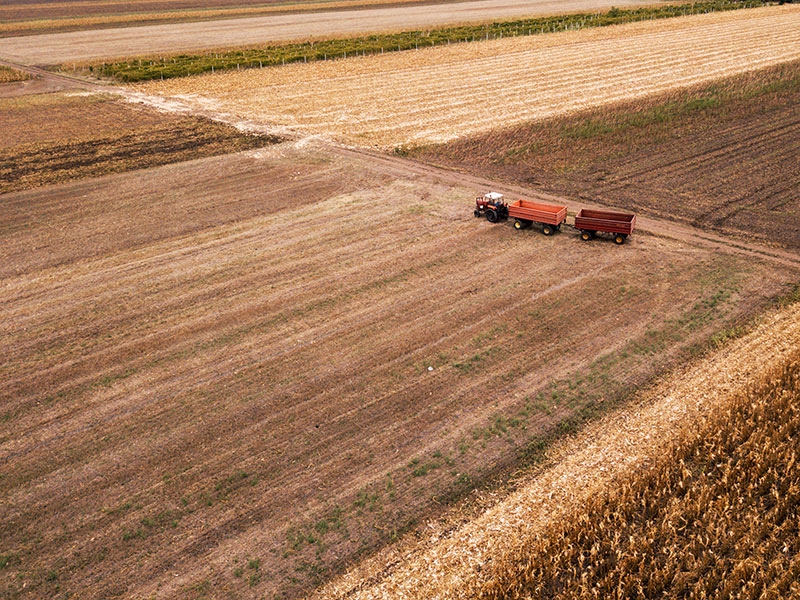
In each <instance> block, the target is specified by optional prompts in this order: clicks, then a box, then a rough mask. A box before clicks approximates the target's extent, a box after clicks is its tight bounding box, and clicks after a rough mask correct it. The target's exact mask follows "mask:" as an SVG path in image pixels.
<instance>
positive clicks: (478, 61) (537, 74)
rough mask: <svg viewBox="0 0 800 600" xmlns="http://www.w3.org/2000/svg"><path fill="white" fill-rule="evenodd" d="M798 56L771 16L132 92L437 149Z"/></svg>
mask: <svg viewBox="0 0 800 600" xmlns="http://www.w3.org/2000/svg"><path fill="white" fill-rule="evenodd" d="M798 58H800V7H797V6H791V5H787V6H783V7H767V8H763V9H753V10H747V11H733V12H730V13H715V14H708V15H700V16H693V17H685V18H676V19H668V20H664V21H653V22H645V23H636V24H630V25H625V26H619V27H613V28H603V29H594V30H583V31H577V32H572V33H567V34H557V35H550V36H533V37H527V38H514V39H507V40H498V41H492V42H486V43H482V44H479V45H476V44H465V45H454V46H451V47H448V48H433V49H426V50H420V51H412V52H403V53H394V54H387V55H383V56H373V57H364V58H362V59H359V60H346V61H339V62H335V63H333V64H330V63H311V64H296V65H289V66H286V67H284V68H279V69H273V68H271V69H263V70H248V71H242V72H234V73H226V74H216V75H209V76H204V77H197V78H186V79H180V80H169V81H165V82H155V83H150V84H146V85H142V86H137V88H136V89H137V90H140V91H142V92H144V93H146V94H153V95H162V96H167V97H169V98H171V99H173V100H177V101H179V102H181V103H183V104H185V105H186V106H189V107H193V108H196V109H199V110H204V111H212V112H218V113H223V114H225V115H226V118H229V119H231V120H242V121H249V122H256V123H260V124H262V125H274V126H276V127H277V126H281V127H284V126H288V127H291V128H293V129H295V130H296V131H297V132H299V133H302V134H306V135H322V136H325V137H329V138H331V139H334V140H336V141H338V142H341V143H345V144H353V145H356V146H377V147H381V148H391V147H398V146H409V145H417V144H424V143H431V142H443V141H447V140H452V139H456V138H460V137H463V136H467V135H474V134H477V133H481V132H486V131H489V130H492V129H494V128H497V127H509V126H512V125H514V124H519V123H523V122H526V121H530V120H534V119H542V118H546V117H552V116H554V115H558V114H565V113H569V112H574V111H576V110H579V109H584V108H589V107H593V106H599V105H603V104H607V103H610V102H615V101H620V100H625V99H635V98H643V97H645V96H647V95H650V94H654V93H657V92H663V91H667V90H670V89H676V88H680V87H686V86H689V85H693V84H697V83H700V82H704V81H712V80H714V79H718V78H720V77H723V76H726V75H732V74H735V73H741V72H744V71H750V70H756V69H759V68H762V67H765V66H769V65H772V64H776V63H781V62H788V61H792V60H796V59H798Z"/></svg>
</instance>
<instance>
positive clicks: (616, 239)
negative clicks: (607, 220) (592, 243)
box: [614, 233, 625, 244]
mask: <svg viewBox="0 0 800 600" xmlns="http://www.w3.org/2000/svg"><path fill="white" fill-rule="evenodd" d="M614 243H615V244H623V243H625V235H624V234H622V233H618V234H616V235H615V236H614Z"/></svg>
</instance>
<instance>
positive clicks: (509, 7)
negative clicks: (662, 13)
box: [0, 0, 647, 65]
mask: <svg viewBox="0 0 800 600" xmlns="http://www.w3.org/2000/svg"><path fill="white" fill-rule="evenodd" d="M642 4H647V2H640V1H637V0H614V1H613V2H612V1H611V0H475V1H471V2H458V3H449V4H431V5H427V6H397V7H390V8H369V9H364V10H347V11H341V10H339V11H329V12H317V13H311V14H302V13H300V14H288V15H269V16H261V17H249V18H241V19H224V20H218V21H205V22H198V23H182V24H174V23H173V24H168V25H150V26H142V27H123V28H114V29H103V30H99V31H93V30H89V31H75V32H70V33H54V34H42V35H33V36H27V37H13V38H6V39H0V57H2V58H5V59H7V60H11V61H14V62H19V63H22V64H28V65H51V64H61V63H68V62H79V61H84V60H98V59H103V58H113V57H123V56H140V55H146V54H158V53H168V52H181V51H190V50H192V51H196V50H201V49H209V48H220V47H226V46H240V45H247V44H263V43H268V42H280V41H288V40H297V39H309V38H320V37H328V36H346V35H354V34H361V33H365V32H376V31H395V30H402V29H414V28H424V27H436V26H441V25H448V24H462V23H475V22H482V21H491V20H493V19H513V18H520V17H531V16H540V15H547V14H563V13H568V12H582V11H595V10H603V9H608V8H609V7H611V6H616V7H625V6H634V5H637V6H638V5H642Z"/></svg>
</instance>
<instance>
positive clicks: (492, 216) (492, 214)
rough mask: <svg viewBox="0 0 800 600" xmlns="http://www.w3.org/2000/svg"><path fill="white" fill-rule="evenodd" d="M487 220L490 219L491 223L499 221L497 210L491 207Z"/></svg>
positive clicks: (487, 212) (487, 213)
mask: <svg viewBox="0 0 800 600" xmlns="http://www.w3.org/2000/svg"><path fill="white" fill-rule="evenodd" d="M486 220H487V221H489V223H497V220H498V217H497V212H496V211H494V210H491V209H490V210H487V211H486Z"/></svg>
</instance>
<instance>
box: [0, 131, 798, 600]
mask: <svg viewBox="0 0 800 600" xmlns="http://www.w3.org/2000/svg"><path fill="white" fill-rule="evenodd" d="M381 165H382V163H381V162H375V161H373V160H371V159H370V158H368V157H364V156H361V157H359V156H358V155H356V154H347V153H332V152H331V151H330V149H328V148H326V147H324V146H323V147H315V146H314V145H313V144H309V143H308V142H306V143H296V144H279V145H275V146H271V147H265V148H261V149H256V150H251V151H247V152H244V153H238V154H232V155H227V156H223V157H214V158H205V159H199V160H194V161H190V162H184V163H180V164H175V165H168V166H163V167H158V168H153V169H148V170H144V171H136V172H131V173H122V174H117V175H110V176H106V177H99V178H91V179H85V180H81V181H76V182H72V183H69V184H61V185H55V186H49V187H45V188H38V189H33V190H29V191H23V192H13V193H7V194H4V195H3V202H4V211H3V216H2V221H1V222H0V233H1V234H2V239H3V245H2V257H0V258H2V261H0V264H2V266H3V270H2V275H1V276H2V295H1V296H0V304H2V307H3V313H4V315H5V318H4V320H3V324H2V336H0V339H2V340H3V341H2V348H0V351H2V354H3V356H5V357H6V360H5V361H4V363H3V366H2V370H1V371H0V377H2V379H3V381H4V386H3V389H2V397H1V399H0V405H2V413H0V415H1V416H2V418H1V419H0V421H1V422H0V450H2V455H0V456H1V457H2V458H1V460H2V476H3V483H4V506H5V507H6V515H7V516H6V518H5V519H4V521H3V525H2V527H3V530H2V539H3V540H4V550H3V554H4V557H7V561H6V562H7V566H6V567H5V568H4V575H5V576H6V577H5V583H4V588H3V592H4V593H5V594H6V595H8V596H11V597H41V596H42V595H55V594H57V593H58V592H73V593H78V592H80V593H81V595H82V596H84V597H89V598H100V597H131V596H149V595H152V594H157V595H163V596H166V597H176V596H181V597H187V596H188V597H202V596H203V595H204V594H209V593H210V594H213V595H214V596H216V597H232V598H233V597H248V596H250V595H253V596H255V595H258V596H263V595H274V594H286V595H289V596H297V595H300V594H301V593H303V592H306V591H308V590H310V589H312V588H313V587H314V586H316V585H318V584H319V583H321V582H322V581H324V580H326V579H327V578H328V577H330V576H331V575H332V574H334V573H336V572H337V571H338V570H339V569H341V568H343V567H345V566H346V565H348V564H350V562H351V561H353V560H354V559H355V558H356V557H358V556H360V555H362V554H363V553H365V552H369V551H371V550H372V549H374V548H376V547H379V546H380V545H382V544H385V543H388V542H390V541H391V540H393V539H394V538H395V537H396V536H397V535H399V534H400V533H401V532H402V531H404V530H405V529H407V528H408V527H411V526H413V525H414V524H415V523H418V522H420V520H422V519H424V518H425V516H426V515H430V514H435V513H436V512H437V511H438V509H439V507H440V506H441V505H442V503H445V504H446V503H448V502H449V501H450V499H453V498H457V497H460V496H461V495H462V494H464V493H467V492H468V491H469V490H470V489H472V488H473V486H476V485H480V484H481V483H482V482H486V481H488V480H490V479H491V478H492V477H493V476H494V475H496V474H498V473H499V472H501V471H504V470H505V469H512V468H516V467H517V466H518V465H519V464H521V463H520V461H522V462H523V463H524V462H525V460H526V459H525V456H529V455H530V453H531V452H533V453H534V454H535V453H536V449H537V448H539V446H540V443H541V440H543V439H546V438H547V437H548V436H550V435H552V434H553V432H555V431H558V430H559V428H566V430H569V429H570V428H572V427H574V426H575V424H576V423H577V422H579V421H580V420H582V419H584V418H587V417H589V416H591V415H593V414H598V413H601V412H603V411H605V410H607V407H611V406H614V405H615V404H617V403H618V402H620V401H622V400H623V399H624V398H626V397H628V394H630V392H631V391H632V390H634V389H636V388H637V387H638V386H640V385H643V384H645V383H646V382H648V381H650V380H651V379H652V378H653V377H655V376H657V375H658V374H659V373H660V372H662V370H663V369H666V368H668V367H669V366H670V365H673V364H675V363H676V361H680V360H684V359H685V358H686V357H687V356H688V355H690V354H691V353H692V351H693V350H692V349H693V348H695V347H696V346H697V345H701V346H702V345H703V344H704V343H705V341H706V340H708V338H709V337H710V336H712V335H714V334H717V333H719V332H725V331H728V330H730V328H732V327H736V326H737V325H738V324H740V323H742V322H743V321H746V320H747V319H749V318H750V317H751V316H752V315H754V314H756V313H757V312H759V311H760V310H762V309H763V308H764V307H765V306H766V305H768V304H769V303H770V302H771V300H770V299H771V298H772V297H774V296H775V295H776V294H780V293H782V291H784V290H786V289H787V288H786V286H787V284H789V283H790V282H791V281H795V280H796V278H797V269H796V268H795V269H791V268H787V267H786V266H785V265H777V264H776V265H773V264H772V263H768V262H762V261H759V260H753V259H750V258H748V259H745V258H741V257H739V256H737V255H733V254H731V255H729V254H725V253H719V252H717V251H715V250H711V249H709V248H707V247H705V246H703V245H696V244H692V243H686V242H684V241H676V240H673V239H669V238H664V237H656V236H653V235H648V234H646V233H645V232H641V233H640V234H639V235H635V236H634V237H633V238H631V239H630V240H629V244H626V245H625V246H622V247H618V246H616V245H614V244H613V243H611V242H610V241H605V242H604V241H601V240H597V241H596V243H593V244H585V243H582V242H581V241H580V240H579V238H578V236H577V235H576V234H575V233H574V232H573V231H570V230H569V228H567V229H566V230H565V231H563V232H561V233H560V234H558V235H555V236H552V237H545V236H542V235H541V234H539V233H537V232H535V231H525V232H515V231H514V230H513V228H512V227H511V226H510V225H509V224H503V225H491V224H489V223H487V222H486V221H485V220H476V219H475V218H474V217H473V216H472V214H471V207H470V204H471V198H472V196H473V195H474V194H475V193H476V190H475V189H470V188H466V187H463V186H459V185H454V184H453V183H451V182H449V181H447V180H442V179H438V178H436V177H435V176H433V175H424V174H421V173H420V172H418V171H414V170H413V169H412V170H408V171H407V172H406V173H405V175H400V174H398V171H400V172H402V169H401V168H400V167H399V166H398V165H396V164H395V165H393V166H392V167H391V168H384V167H382V166H381Z"/></svg>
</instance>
